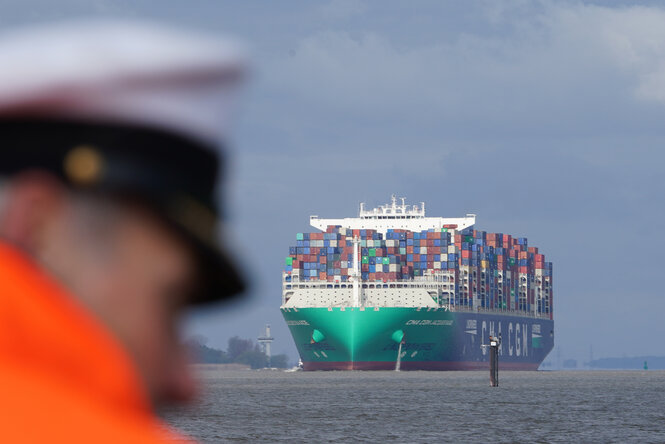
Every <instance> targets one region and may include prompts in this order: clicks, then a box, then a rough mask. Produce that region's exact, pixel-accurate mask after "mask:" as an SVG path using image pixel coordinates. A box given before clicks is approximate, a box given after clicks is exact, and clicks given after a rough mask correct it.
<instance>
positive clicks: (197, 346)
mask: <svg viewBox="0 0 665 444" xmlns="http://www.w3.org/2000/svg"><path fill="white" fill-rule="evenodd" d="M207 344H208V339H207V338H206V337H204V336H194V337H193V338H191V339H190V340H189V341H188V345H189V347H190V349H191V350H192V354H193V360H194V362H195V363H198V364H232V363H233V364H244V365H249V366H250V367H251V368H253V369H257V368H266V367H275V368H288V367H289V362H288V361H289V358H288V356H287V355H285V354H278V355H273V356H272V357H271V359H270V362H268V356H267V355H266V354H265V353H264V352H263V350H262V349H261V346H260V345H259V344H255V343H254V341H252V340H251V339H242V338H240V337H238V336H234V337H232V338H229V342H228V346H227V349H226V350H220V349H216V348H213V347H209V346H208V345H207Z"/></svg>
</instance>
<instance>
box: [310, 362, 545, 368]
mask: <svg viewBox="0 0 665 444" xmlns="http://www.w3.org/2000/svg"><path fill="white" fill-rule="evenodd" d="M538 365H539V364H537V363H532V362H499V370H538ZM303 367H304V369H305V370H395V363H394V362H385V361H362V362H352V361H337V362H303ZM489 368H490V367H489V363H488V362H473V361H468V362H443V361H419V362H412V361H407V362H404V361H403V362H402V363H401V365H400V369H401V370H489Z"/></svg>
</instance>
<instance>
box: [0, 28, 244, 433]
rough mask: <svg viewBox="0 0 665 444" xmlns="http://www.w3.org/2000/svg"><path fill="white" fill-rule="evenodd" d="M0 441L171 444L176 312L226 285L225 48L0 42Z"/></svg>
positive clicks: (142, 39)
mask: <svg viewBox="0 0 665 444" xmlns="http://www.w3.org/2000/svg"><path fill="white" fill-rule="evenodd" d="M0 65H2V67H3V69H2V70H1V71H0V393H2V395H1V396H0V440H1V441H2V442H11V443H16V442H40V443H44V442H89V443H100V442H113V443H134V442H147V443H150V442H160V441H162V440H167V441H168V440H173V439H177V437H176V436H175V435H173V434H172V433H171V432H170V431H168V430H167V428H166V427H165V426H164V425H163V424H161V423H160V421H159V420H158V419H157V418H156V417H155V416H154V414H153V409H154V407H155V406H159V405H162V404H164V403H167V402H171V401H180V400H185V399H187V398H189V397H191V395H192V390H193V384H192V381H191V378H190V375H189V373H188V370H187V365H186V359H185V357H184V353H183V350H182V348H181V343H180V340H179V337H178V324H179V320H180V316H181V314H182V313H183V311H184V310H185V309H186V307H188V306H190V305H192V304H201V303H206V302H211V301H217V300H222V299H225V298H228V297H231V296H233V295H235V294H237V293H239V292H240V291H241V290H242V287H243V285H242V281H241V279H240V278H239V276H238V274H237V272H236V271H235V269H234V267H233V264H232V261H230V260H229V259H228V257H227V256H226V255H225V254H224V253H223V252H222V250H221V248H220V246H219V242H218V239H217V231H218V227H217V218H218V210H217V204H216V202H217V199H216V196H215V185H216V181H217V173H218V163H219V162H218V156H217V154H216V146H217V145H218V144H219V142H220V140H219V139H220V138H221V137H222V136H223V131H222V130H221V128H222V124H223V123H224V122H225V120H226V119H225V116H224V111H225V109H226V107H227V105H228V102H229V95H230V93H232V90H233V89H234V86H235V85H236V84H237V83H238V80H239V78H240V77H241V76H242V72H243V63H242V58H241V57H240V56H239V55H238V51H237V50H236V49H234V47H232V46H231V45H229V44H228V43H226V42H219V41H216V40H210V39H204V38H201V37H196V36H191V35H188V34H181V33H175V32H173V31H171V30H165V29H162V28H159V27H153V26H139V25H134V24H122V23H121V24H108V23H106V24H99V23H96V24H88V25H67V26H57V27H52V28H48V29H41V30H30V31H24V32H21V33H14V34H10V35H5V36H4V38H0Z"/></svg>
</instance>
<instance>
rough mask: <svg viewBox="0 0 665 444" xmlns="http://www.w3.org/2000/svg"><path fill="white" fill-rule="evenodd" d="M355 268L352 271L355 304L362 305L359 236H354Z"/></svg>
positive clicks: (356, 305) (355, 305)
mask: <svg viewBox="0 0 665 444" xmlns="http://www.w3.org/2000/svg"><path fill="white" fill-rule="evenodd" d="M351 242H352V243H353V269H352V271H351V273H352V275H351V276H352V278H353V306H354V307H360V280H361V278H362V275H361V273H360V264H359V262H360V261H359V256H360V254H359V251H358V250H359V249H360V239H359V238H358V236H354V237H353V240H352V241H351Z"/></svg>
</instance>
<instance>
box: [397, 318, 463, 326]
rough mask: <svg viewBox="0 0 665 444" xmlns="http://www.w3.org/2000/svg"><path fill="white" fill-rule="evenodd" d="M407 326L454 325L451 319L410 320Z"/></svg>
mask: <svg viewBox="0 0 665 444" xmlns="http://www.w3.org/2000/svg"><path fill="white" fill-rule="evenodd" d="M406 325H453V321H452V320H451V319H410V320H408V321H406Z"/></svg>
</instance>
